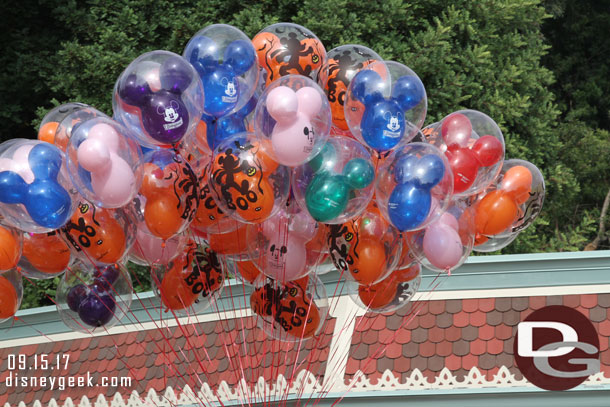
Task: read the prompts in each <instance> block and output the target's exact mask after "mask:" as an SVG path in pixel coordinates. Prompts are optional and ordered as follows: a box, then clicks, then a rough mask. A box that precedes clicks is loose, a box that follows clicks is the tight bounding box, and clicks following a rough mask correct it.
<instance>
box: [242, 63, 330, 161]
mask: <svg viewBox="0 0 610 407" xmlns="http://www.w3.org/2000/svg"><path fill="white" fill-rule="evenodd" d="M331 122H332V117H331V112H330V106H329V104H328V100H327V98H326V96H325V95H324V92H323V91H322V89H320V87H319V86H318V85H317V84H316V83H315V82H314V81H313V80H311V79H309V78H306V77H303V76H300V75H287V76H283V77H282V78H280V79H278V80H277V81H274V82H273V83H272V84H270V85H269V86H267V88H266V89H265V91H264V92H263V94H262V95H261V96H260V99H259V102H258V104H257V105H256V111H255V113H254V129H255V132H256V135H257V136H258V137H259V139H260V140H261V143H269V144H270V145H271V149H270V154H271V157H272V158H273V159H274V160H275V161H277V162H278V163H280V164H282V165H286V166H288V167H296V166H298V165H301V164H303V163H305V162H307V161H309V160H311V159H312V158H313V157H314V156H316V154H318V153H319V152H320V150H321V149H322V147H323V146H324V144H325V142H326V140H327V139H328V135H329V133H330V126H331Z"/></svg>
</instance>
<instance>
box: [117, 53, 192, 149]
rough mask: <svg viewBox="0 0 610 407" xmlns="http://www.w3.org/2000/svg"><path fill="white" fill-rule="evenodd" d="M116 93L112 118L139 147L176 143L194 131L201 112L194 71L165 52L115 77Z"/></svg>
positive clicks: (141, 59) (145, 58)
mask: <svg viewBox="0 0 610 407" xmlns="http://www.w3.org/2000/svg"><path fill="white" fill-rule="evenodd" d="M144 67H146V68H147V69H146V70H145V69H144ZM144 71H146V73H147V75H144V74H143V72H144ZM116 92H117V96H118V97H115V98H114V101H113V103H114V105H113V108H114V111H115V115H116V116H117V117H118V118H119V119H120V121H121V122H123V124H125V125H126V126H128V127H131V128H132V130H133V132H134V134H136V135H137V136H138V137H139V140H140V141H141V143H142V144H148V145H150V144H157V145H171V144H175V143H177V142H178V141H180V140H181V139H182V138H183V137H184V135H185V134H186V133H187V132H189V131H190V130H192V129H194V128H195V126H196V125H197V122H198V120H199V118H200V117H201V113H202V110H203V86H202V84H201V81H200V80H199V77H198V75H197V72H195V69H194V68H193V67H192V66H191V65H190V64H189V63H188V62H187V61H186V60H185V59H183V58H182V57H180V56H179V55H176V54H173V53H171V52H167V51H154V52H151V53H148V54H144V55H142V56H140V57H139V58H137V59H136V60H134V61H133V62H132V63H131V64H130V65H129V66H128V67H127V69H126V70H125V71H124V72H123V74H121V76H120V77H119V79H118V81H117V85H116Z"/></svg>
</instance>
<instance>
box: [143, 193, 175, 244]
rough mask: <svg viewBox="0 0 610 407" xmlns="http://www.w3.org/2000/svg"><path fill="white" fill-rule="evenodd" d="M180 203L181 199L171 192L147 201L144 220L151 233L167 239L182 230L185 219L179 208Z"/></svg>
mask: <svg viewBox="0 0 610 407" xmlns="http://www.w3.org/2000/svg"><path fill="white" fill-rule="evenodd" d="M178 203H179V200H178V199H177V198H176V197H175V196H174V195H170V194H169V193H168V194H166V195H158V196H156V197H155V198H154V199H149V200H147V201H146V206H145V208H144V221H145V222H146V227H148V230H150V233H152V234H153V235H155V236H158V237H160V238H161V239H164V240H167V239H169V238H170V237H172V236H174V235H176V234H177V233H178V232H179V231H180V228H181V227H182V221H183V219H182V217H181V216H180V212H179V211H178V209H177V208H178Z"/></svg>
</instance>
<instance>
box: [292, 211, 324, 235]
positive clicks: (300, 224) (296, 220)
mask: <svg viewBox="0 0 610 407" xmlns="http://www.w3.org/2000/svg"><path fill="white" fill-rule="evenodd" d="M317 226H318V225H317V222H316V221H315V220H314V219H313V218H312V217H311V216H309V214H308V213H307V212H304V211H301V212H298V213H296V214H295V215H294V216H293V217H292V218H291V219H290V232H291V233H293V234H294V235H296V236H298V237H300V238H302V239H303V240H304V241H305V242H309V241H310V240H311V239H313V237H314V236H315V235H316V233H317V231H318V228H317Z"/></svg>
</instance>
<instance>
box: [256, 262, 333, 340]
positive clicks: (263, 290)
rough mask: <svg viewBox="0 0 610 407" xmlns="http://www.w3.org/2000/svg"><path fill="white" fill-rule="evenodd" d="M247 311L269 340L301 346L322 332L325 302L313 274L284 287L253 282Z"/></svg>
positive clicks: (266, 280) (261, 280)
mask: <svg viewBox="0 0 610 407" xmlns="http://www.w3.org/2000/svg"><path fill="white" fill-rule="evenodd" d="M250 308H251V309H252V311H253V312H254V313H255V314H256V315H258V316H259V317H260V318H257V319H256V321H257V324H258V326H259V327H260V328H261V329H263V331H265V333H266V334H267V335H268V336H269V337H271V338H274V339H278V340H281V341H285V342H302V341H304V340H307V339H309V338H312V337H313V336H315V335H316V334H318V333H319V332H320V331H321V330H322V327H323V326H324V322H325V321H326V316H327V315H328V308H329V301H328V296H327V294H326V289H325V287H324V283H322V281H321V280H320V279H319V277H318V276H316V275H315V274H311V275H309V276H305V277H302V278H300V279H298V280H293V281H289V282H286V283H280V282H278V281H275V280H273V279H271V278H268V277H267V278H259V279H258V280H257V281H256V282H255V289H254V291H253V292H252V294H251V295H250Z"/></svg>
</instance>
